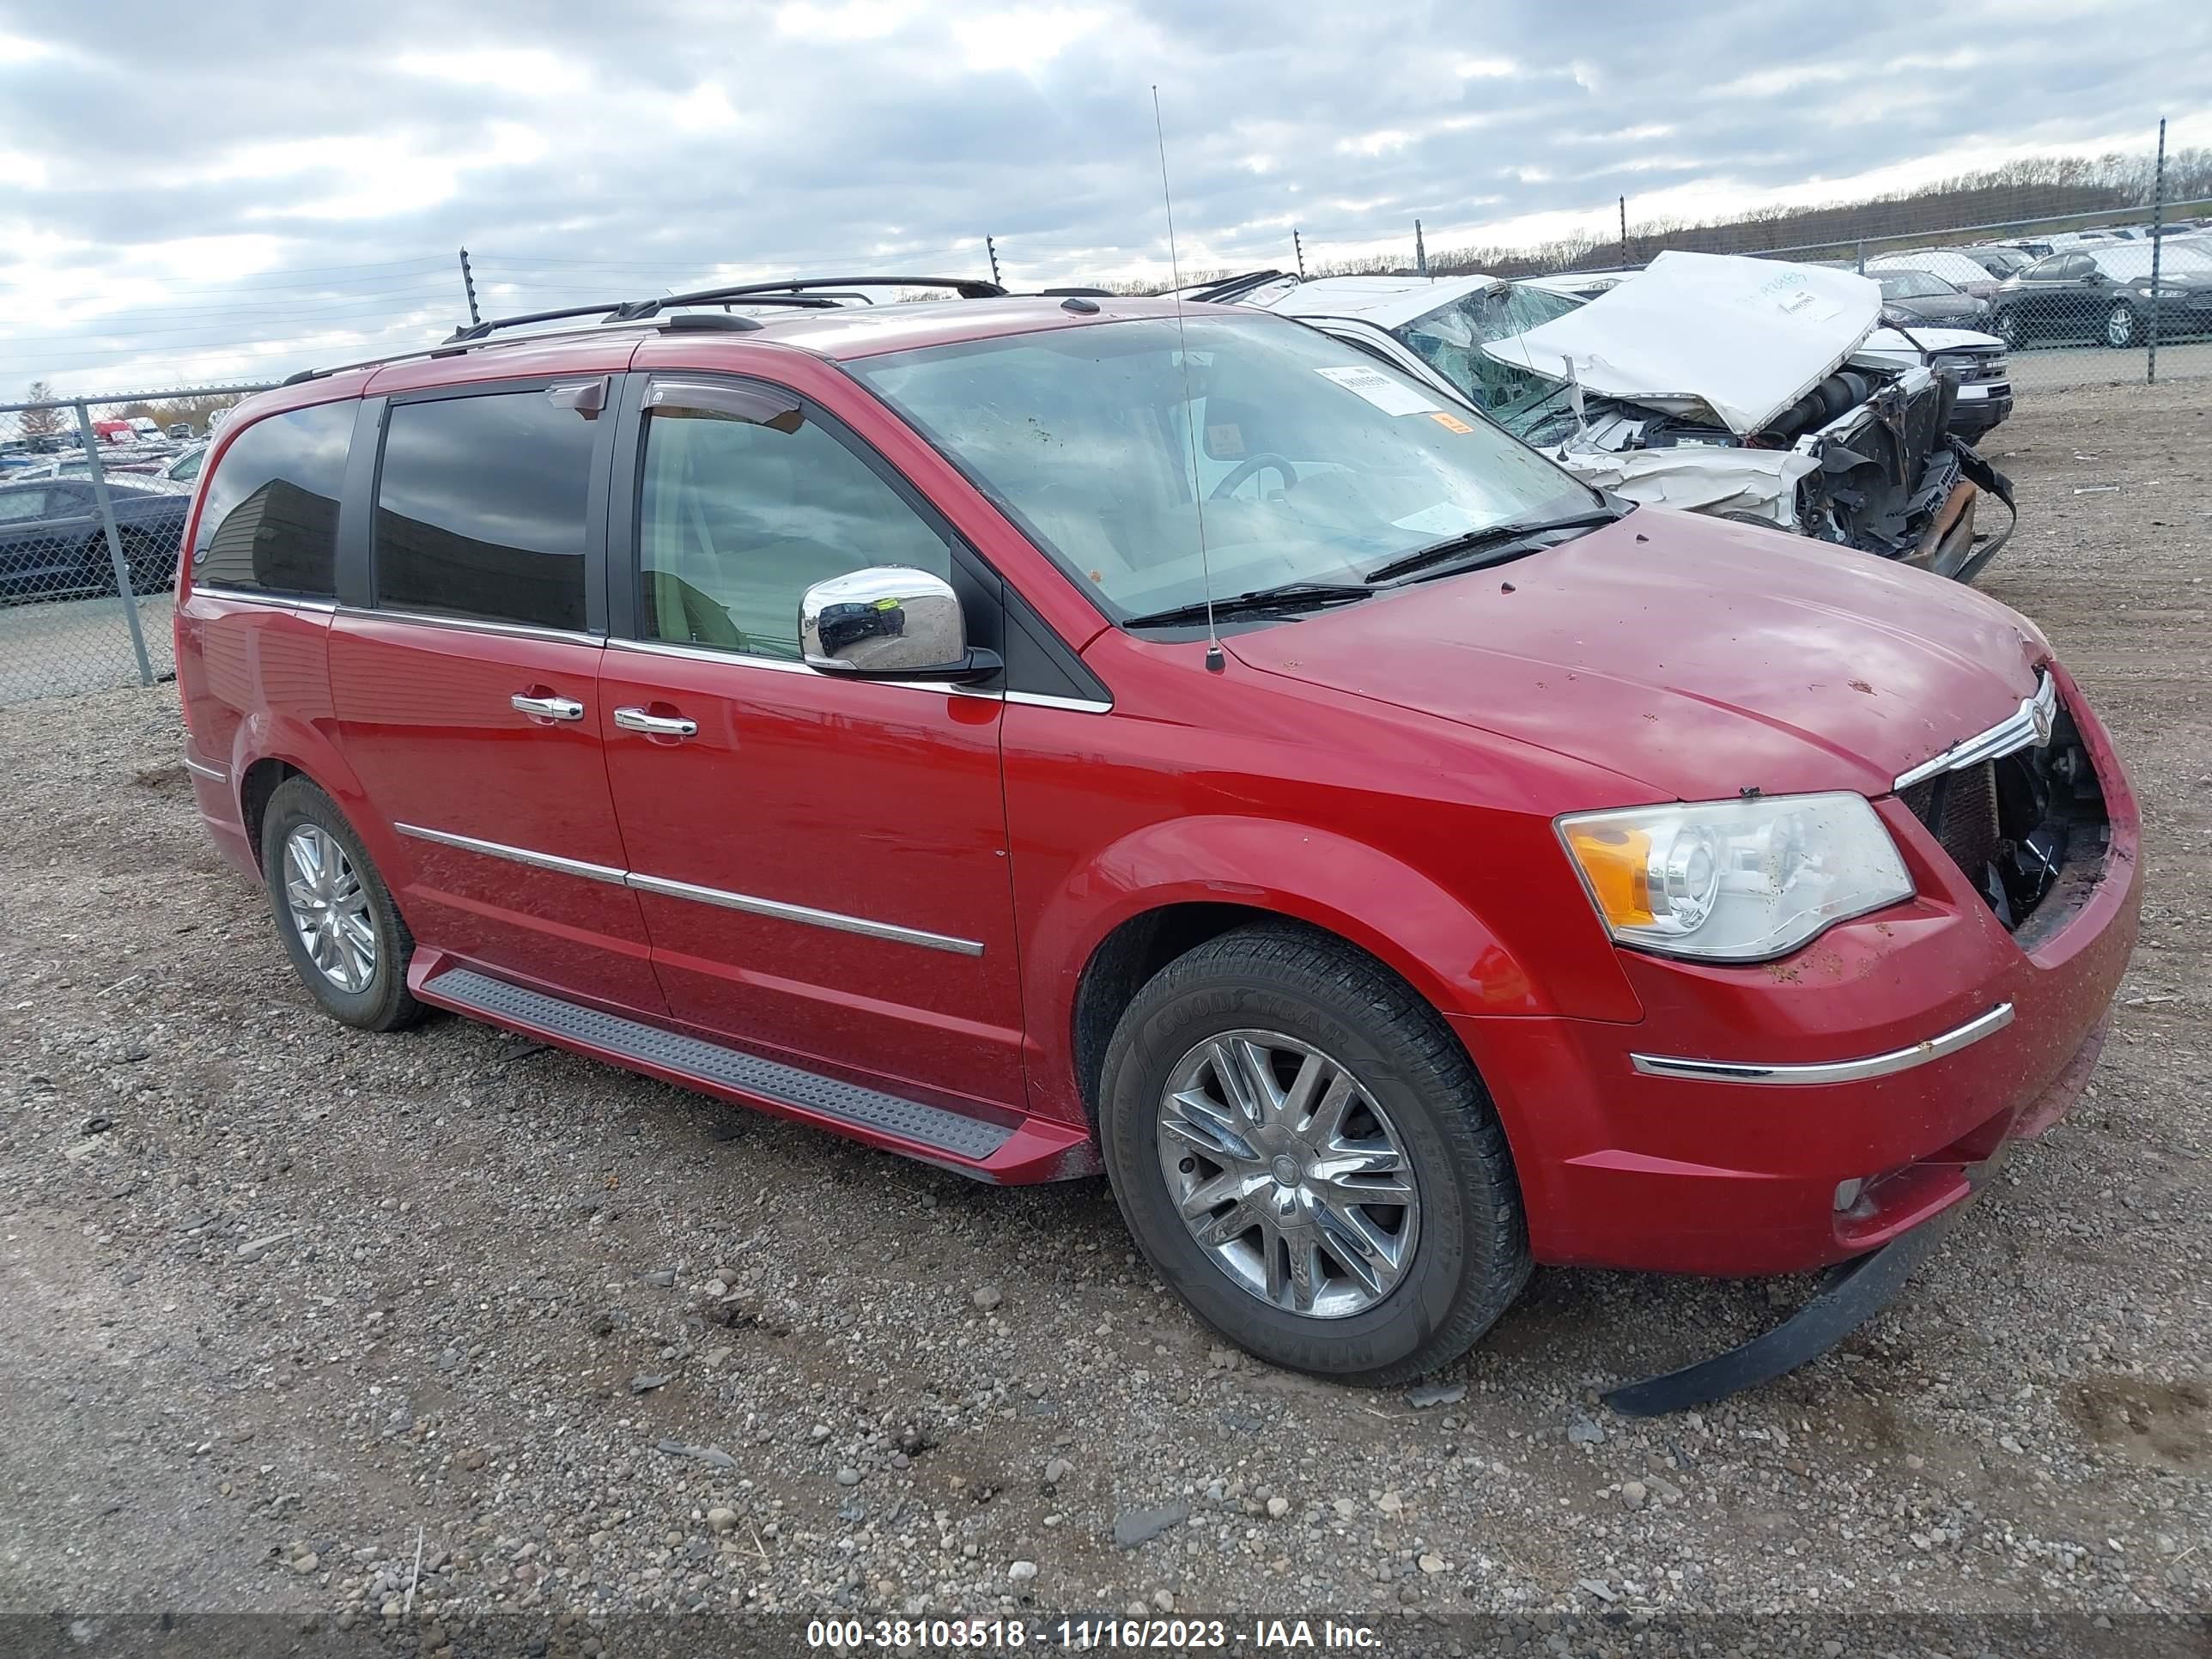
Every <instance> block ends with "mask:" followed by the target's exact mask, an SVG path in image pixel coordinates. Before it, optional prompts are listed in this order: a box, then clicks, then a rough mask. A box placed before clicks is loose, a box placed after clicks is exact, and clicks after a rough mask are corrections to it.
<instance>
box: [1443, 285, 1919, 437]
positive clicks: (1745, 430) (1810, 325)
mask: <svg viewBox="0 0 2212 1659" xmlns="http://www.w3.org/2000/svg"><path fill="white" fill-rule="evenodd" d="M1880 320H1881V288H1880V287H1879V286H1878V285H1877V284H1875V283H1874V282H1872V281H1871V280H1869V278H1867V277H1864V276H1859V275H1858V274H1857V273H1856V272H1854V271H1849V270H1829V269H1827V268H1826V267H1825V266H1820V265H1793V264H1781V263H1779V262H1778V261H1775V260H1770V259H1747V258H1739V257H1737V256H1735V255H1733V254H1718V253H1674V252H1668V253H1662V254H1661V255H1660V256H1659V257H1658V258H1656V259H1654V260H1653V261H1652V262H1651V264H1650V268H1649V269H1648V270H1645V271H1644V272H1643V274H1642V275H1640V276H1638V277H1636V278H1635V280H1634V281H1632V282H1626V283H1621V284H1620V286H1619V287H1618V288H1615V289H1612V290H1611V291H1609V292H1607V293H1605V294H1601V295H1599V296H1598V297H1597V298H1596V299H1595V300H1593V301H1590V302H1589V304H1588V305H1586V306H1584V307H1582V308H1581V309H1580V310H1578V311H1573V312H1570V313H1568V314H1567V315H1565V316H1564V317H1560V318H1557V319H1553V321H1551V322H1548V323H1546V324H1544V325H1542V326H1541V327H1538V328H1532V329H1530V330H1529V331H1528V332H1527V333H1526V334H1522V335H1516V336H1515V337H1512V338H1510V339H1504V340H1493V341H1492V342H1490V343H1488V344H1486V345H1485V346H1484V347H1483V349H1484V350H1485V351H1486V352H1488V353H1489V354H1490V355H1491V356H1493V357H1495V358H1497V359H1498V362H1502V363H1509V364H1511V365H1512V366H1513V367H1515V368H1527V369H1530V370H1533V371H1534V373H1536V374H1543V375H1547V376H1549V377H1551V378H1553V379H1554V380H1572V381H1574V382H1576V383H1577V385H1579V386H1582V388H1583V390H1584V391H1585V392H1595V393H1597V394H1599V395H1601V396H1603V397H1607V398H1620V399H1621V400H1623V401H1624V402H1627V403H1637V404H1650V405H1651V406H1653V407H1655V408H1658V409H1662V410H1669V411H1671V412H1674V413H1680V414H1689V415H1698V414H1699V413H1700V412H1701V411H1702V412H1704V413H1705V414H1707V415H1709V416H1710V417H1711V418H1712V419H1714V420H1717V422H1719V423H1720V424H1721V425H1723V426H1725V427H1726V428H1728V429H1729V431H1731V432H1733V433H1735V435H1737V436H1738V437H1743V438H1747V437H1749V436H1750V435H1752V434H1753V433H1754V432H1758V431H1759V430H1761V429H1762V428H1765V427H1768V426H1771V425H1772V424H1773V422H1774V421H1775V419H1776V418H1777V417H1778V416H1780V415H1781V413H1782V412H1783V410H1786V409H1788V408H1789V407H1790V404H1794V403H1796V401H1797V399H1798V398H1802V397H1803V396H1804V395H1805V394H1806V393H1807V392H1810V391H1811V390H1812V389H1813V388H1814V386H1818V385H1819V384H1820V382H1821V381H1822V380H1826V378H1827V377H1828V376H1829V375H1831V374H1833V373H1835V371H1836V369H1837V368H1838V367H1839V366H1840V365H1841V364H1842V363H1843V362H1844V360H1845V359H1846V358H1848V357H1850V355H1851V354H1852V353H1853V352H1855V351H1857V349H1859V345H1860V343H1861V342H1863V340H1864V339H1865V338H1866V337H1867V336H1868V335H1869V334H1871V333H1872V332H1873V331H1874V327H1875V324H1876V323H1877V322H1879V321H1880Z"/></svg>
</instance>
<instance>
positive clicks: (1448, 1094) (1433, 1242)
mask: <svg viewBox="0 0 2212 1659" xmlns="http://www.w3.org/2000/svg"><path fill="white" fill-rule="evenodd" d="M1099 1094H1100V1101H1099V1133H1100V1138H1101V1139H1102V1141H1103V1144H1104V1149H1105V1155H1106V1165H1107V1169H1108V1170H1109V1174H1110V1175H1111V1176H1112V1178H1113V1182H1114V1190H1115V1197H1116V1198H1117V1200H1119V1202H1120V1204H1121V1213H1122V1215H1123V1217H1124V1218H1126V1219H1127V1222H1128V1225H1129V1231H1130V1232H1131V1233H1132V1234H1133V1236H1134V1237H1135V1238H1136V1240H1137V1243H1138V1246H1139V1249H1142V1250H1143V1251H1144V1253H1145V1255H1146V1258H1147V1259H1148V1260H1149V1261H1151V1262H1152V1266H1153V1267H1154V1269H1155V1270H1156V1271H1158V1273H1159V1274H1160V1276H1161V1277H1162V1278H1163V1279H1165V1280H1166V1281H1167V1282H1168V1284H1169V1285H1171V1286H1172V1287H1173V1288H1174V1289H1175V1290H1176V1292H1177V1293H1178V1294H1179V1295H1181V1296H1182V1298H1183V1300H1184V1301H1185V1302H1187V1303H1188V1304H1189V1305H1190V1307H1191V1309H1192V1310H1193V1311H1194V1312H1195V1313H1196V1314H1197V1315H1198V1316H1199V1317H1200V1319H1202V1320H1203V1321H1205V1322H1206V1323H1207V1324H1208V1325H1210V1326H1212V1328H1214V1329H1215V1330H1217V1331H1218V1332H1220V1333H1221V1334H1223V1335H1224V1336H1225V1337H1227V1338H1228V1339H1229V1340H1231V1341H1233V1342H1235V1343H1237V1345H1238V1346H1242V1347H1244V1348H1246V1349H1249V1351H1251V1352H1253V1353H1255V1354H1257V1355H1258V1356H1259V1357H1261V1358H1263V1359H1266V1360H1268V1361H1270V1362H1272V1363H1273V1364H1279V1365H1284V1366H1287V1367H1289V1368H1291V1369H1292V1370H1303V1371H1310V1372H1314V1373H1316V1374H1318V1375H1322V1376H1331V1377H1335V1378H1339V1379H1341V1380H1345V1381H1351V1382H1360V1383H1372V1384H1389V1383H1396V1382H1402V1381H1404V1380H1406V1379H1407V1378H1410V1377H1413V1376H1420V1375H1422V1374H1424V1373H1425V1372H1428V1371H1431V1370H1436V1369H1437V1367H1439V1366H1441V1365H1443V1364H1448V1363H1449V1362H1450V1361H1451V1360H1453V1359H1455V1358H1458V1357H1459V1356H1460V1355H1462V1353H1464V1352H1466V1351H1467V1350H1468V1348H1469V1347H1471V1346H1474V1343H1475V1341H1476V1340H1477V1339H1479V1338H1480V1336H1481V1335H1482V1334H1483V1332H1485V1331H1486V1330H1487V1329H1488V1328H1490V1326H1491V1325H1492V1323H1493V1322H1495V1321H1496V1320H1497V1318H1498V1316H1499V1315H1500V1314H1502V1313H1504V1311H1505V1310H1506V1308H1507V1307H1508V1306H1509V1305H1510V1304H1511V1303H1512V1301H1513V1299H1514V1297H1516V1296H1517V1295H1518V1294H1519V1293H1520V1290H1521V1287H1522V1285H1524V1284H1525V1283H1526V1282H1527V1280H1528V1273H1529V1256H1528V1233H1527V1227H1526V1225H1525V1221H1524V1218H1523V1216H1522V1208H1521V1201H1520V1196H1519V1192H1518V1188H1517V1187H1516V1182H1515V1180H1514V1176H1513V1167H1512V1158H1511V1155H1510V1152H1508V1151H1507V1148H1506V1145H1505V1137H1504V1131H1503V1130H1502V1128H1501V1127H1499V1125H1498V1116H1497V1114H1496V1112H1495V1110H1494V1109H1492V1106H1491V1103H1490V1098H1489V1096H1488V1094H1487V1092H1486V1091H1485V1090H1484V1088H1483V1086H1482V1082H1481V1079H1480V1078H1479V1077H1478V1076H1477V1075H1476V1073H1475V1071H1474V1066H1472V1065H1471V1064H1470V1063H1469V1061H1468V1057H1467V1054H1466V1053H1465V1051H1464V1050H1463V1049H1462V1048H1461V1047H1460V1045H1459V1043H1458V1042H1457V1040H1456V1039H1455V1037H1454V1036H1452V1034H1451V1032H1450V1030H1449V1029H1448V1028H1447V1027H1446V1026H1445V1024H1444V1023H1443V1019H1442V1018H1440V1017H1439V1016H1438V1015H1437V1012H1436V1011H1435V1010H1434V1009H1432V1008H1431V1007H1430V1006H1428V1005H1427V1004H1426V1003H1425V1002H1424V1001H1422V1000H1421V999H1420V998H1419V997H1418V996H1416V995H1415V994H1413V991H1412V990H1411V989H1410V988H1408V987H1407V986H1406V985H1405V984H1404V983H1403V982H1402V981H1400V980H1398V979H1397V978H1396V977H1395V976H1394V975H1391V974H1390V973H1389V972H1388V971H1387V970H1386V969H1383V968H1382V967H1381V966H1380V965H1379V964H1378V963H1375V962H1374V961H1373V960H1372V959H1370V958H1369V957H1365V956H1364V955H1362V954H1361V953H1360V952H1358V951H1354V950H1352V949H1351V948H1350V947H1348V946H1346V945H1341V944H1340V943H1338V942H1337V941H1335V940H1334V939H1328V938H1327V937H1326V936H1324V935H1322V934H1319V933H1315V932H1313V931H1311V930H1310V929H1306V928H1303V927H1295V926H1291V925H1288V924H1280V923H1262V924H1260V925H1257V926H1255V927H1244V928H1239V929H1237V930H1236V931H1234V932H1232V933H1225V934H1224V935H1222V936H1220V937H1219V938H1217V939H1213V940H1212V941H1210V942H1208V943H1206V944H1205V945H1200V946H1199V947H1197V948H1196V949H1195V950H1194V951H1190V952H1189V953H1188V954H1187V955H1185V956H1182V957H1178V958H1177V959H1176V961H1175V962H1173V963H1170V964H1169V965H1168V966H1167V967H1166V968H1164V969H1162V970H1161V971H1160V973H1159V974H1158V975H1157V976H1156V977H1155V978H1153V979H1152V981H1151V982H1150V983H1148V984H1147V985H1146V986H1145V987H1144V988H1143V989H1142V990H1141V991H1139V993H1138V994H1137V996H1136V997H1135V999H1134V1000H1133V1001H1132V1002H1131V1003H1130V1005H1129V1007H1128V1009H1127V1012H1125V1013H1124V1014H1123V1016H1122V1018H1121V1023H1120V1024H1119V1025H1118V1027H1117V1028H1116V1029H1115V1034H1114V1039H1113V1042H1112V1045H1111V1047H1110V1048H1109V1051H1108V1054H1107V1057H1106V1064H1105V1068H1104V1075H1103V1078H1102V1079H1101V1081H1100V1091H1099Z"/></svg>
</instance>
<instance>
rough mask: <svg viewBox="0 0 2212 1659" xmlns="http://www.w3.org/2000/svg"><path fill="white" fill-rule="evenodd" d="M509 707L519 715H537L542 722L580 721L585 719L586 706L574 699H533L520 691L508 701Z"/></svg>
mask: <svg viewBox="0 0 2212 1659" xmlns="http://www.w3.org/2000/svg"><path fill="white" fill-rule="evenodd" d="M507 706H508V707H510V708H513V710H514V712H515V713H516V714H535V715H537V716H538V718H539V719H540V720H581V719H583V718H584V705H583V704H581V703H580V702H577V701H576V700H575V699H574V697H532V696H526V694H524V693H522V692H520V691H518V692H516V693H515V694H514V695H513V696H511V697H509V698H508V699H507Z"/></svg>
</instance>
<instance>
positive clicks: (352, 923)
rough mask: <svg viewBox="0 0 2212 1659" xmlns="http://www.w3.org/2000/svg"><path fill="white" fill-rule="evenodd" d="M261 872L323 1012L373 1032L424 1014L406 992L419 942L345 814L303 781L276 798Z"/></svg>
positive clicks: (289, 946)
mask: <svg viewBox="0 0 2212 1659" xmlns="http://www.w3.org/2000/svg"><path fill="white" fill-rule="evenodd" d="M261 872H262V876H263V878H264V880H265V882H266V883H267V884H268V888H269V897H270V905H271V907H272V908H274V910H275V912H276V933H277V937H278V938H279V939H281V940H282V941H283V945H284V953H285V954H286V955H287V956H289V957H291V959H292V967H293V969H294V970H295V972H296V973H298V975H300V979H301V983H303V984H304V985H306V987H307V991H308V994H310V995H312V996H313V998H314V999H315V1000H316V1001H317V1002H319V1003H320V1004H321V1005H322V1008H323V1012H325V1013H326V1014H328V1015H330V1016H331V1018H333V1019H336V1020H340V1021H343V1023H344V1024H348V1025H356V1026H359V1027H361V1028H362V1030H370V1031H390V1030H398V1028H399V1027H401V1026H403V1025H407V1024H412V1023H413V1022H414V1021H415V1020H416V1019H417V1018H420V1017H421V1014H422V1005H421V1004H419V1003H418V1002H416V1000H415V999H414V997H413V996H412V995H411V994H410V993H409V991H408V989H407V964H408V961H409V959H410V957H412V956H413V955H414V953H415V939H414V936H413V935H412V934H411V933H409V932H408V931H407V924H406V922H405V921H403V920H402V919H401V917H400V915H399V911H398V907H397V906H395V905H394V904H393V903H392V894H391V892H390V890H388V889H387V888H386V886H385V884H384V881H383V878H381V877H380V876H379V875H378V874H377V872H376V866H374V864H372V863H371V862H370V861H369V857H368V854H367V852H365V851H364V850H362V845H361V838H360V836H357V835H356V834H355V833H354V828H353V826H352V825H351V824H350V823H347V822H346V818H345V814H343V812H341V811H338V809H337V803H335V802H334V801H332V800H331V798H330V797H329V796H328V795H326V794H325V793H323V792H322V791H321V790H320V789H319V788H317V787H315V786H314V785H313V784H312V783H310V782H309V781H307V779H306V778H304V777H291V778H287V779H286V780H285V781H283V783H281V784H279V785H278V786H277V787H276V790H275V791H274V793H271V794H270V797H269V806H268V810H267V811H266V812H265V813H264V816H263V818H262V825H261Z"/></svg>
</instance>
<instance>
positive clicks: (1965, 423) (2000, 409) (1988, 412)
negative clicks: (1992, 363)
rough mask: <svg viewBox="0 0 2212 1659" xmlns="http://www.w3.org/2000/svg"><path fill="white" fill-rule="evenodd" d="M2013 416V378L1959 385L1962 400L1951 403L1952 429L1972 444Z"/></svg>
mask: <svg viewBox="0 0 2212 1659" xmlns="http://www.w3.org/2000/svg"><path fill="white" fill-rule="evenodd" d="M2011 418H2012V386H2011V383H2010V382H2009V381H2000V382H1996V383H1995V384H1990V385H1982V386H1960V388H1959V400H1958V401H1957V402H1956V403H1954V404H1952V405H1951V424H1950V428H1949V430H1950V431H1951V432H1953V433H1954V434H1955V435H1958V436H1959V437H1961V438H1964V439H1966V441H1968V442H1969V443H1971V442H1972V441H1974V440H1975V439H1977V438H1979V437H1982V436H1983V435H1985V434H1987V433H1989V432H1991V431H1993V430H1995V429H1996V428H1997V427H1999V426H2002V424H2003V423H2004V422H2006V421H2008V420H2009V419H2011Z"/></svg>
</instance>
